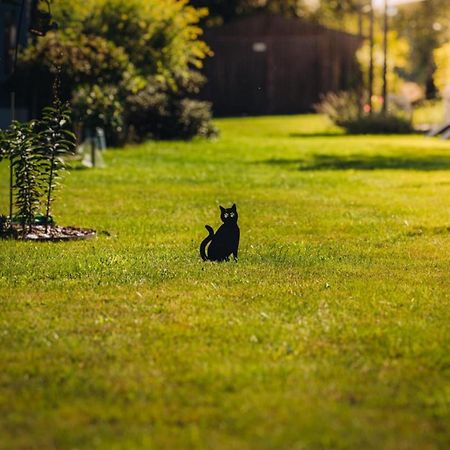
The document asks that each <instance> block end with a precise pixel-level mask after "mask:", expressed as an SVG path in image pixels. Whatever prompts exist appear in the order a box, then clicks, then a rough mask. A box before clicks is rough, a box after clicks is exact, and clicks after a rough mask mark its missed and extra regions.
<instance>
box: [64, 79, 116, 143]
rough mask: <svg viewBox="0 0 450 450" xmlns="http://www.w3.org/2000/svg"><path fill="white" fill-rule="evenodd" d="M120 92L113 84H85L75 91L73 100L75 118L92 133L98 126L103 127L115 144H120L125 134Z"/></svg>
mask: <svg viewBox="0 0 450 450" xmlns="http://www.w3.org/2000/svg"><path fill="white" fill-rule="evenodd" d="M118 92H119V90H118V88H117V87H114V86H111V85H106V86H103V87H100V86H99V85H97V84H95V85H93V86H88V85H84V86H80V87H79V88H78V89H77V91H76V92H75V93H74V97H73V102H72V105H73V110H74V116H75V119H76V120H77V121H79V122H82V123H83V124H84V126H85V128H87V129H88V130H90V132H91V133H92V132H93V130H95V128H96V127H101V128H103V129H104V130H105V131H106V138H107V139H108V142H110V143H112V144H113V145H119V144H120V143H121V142H122V141H123V135H124V107H123V105H122V103H121V102H120V101H119V100H118Z"/></svg>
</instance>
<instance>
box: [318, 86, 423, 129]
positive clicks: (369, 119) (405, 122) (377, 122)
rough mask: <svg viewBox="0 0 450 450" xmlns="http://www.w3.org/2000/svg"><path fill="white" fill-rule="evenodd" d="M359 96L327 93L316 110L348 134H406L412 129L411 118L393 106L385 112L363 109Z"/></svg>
mask: <svg viewBox="0 0 450 450" xmlns="http://www.w3.org/2000/svg"><path fill="white" fill-rule="evenodd" d="M359 98H360V97H359V96H358V95H357V94H356V93H354V92H339V93H328V94H327V95H325V96H324V97H323V98H322V101H321V103H320V104H319V105H316V110H317V111H318V112H320V113H322V114H325V115H327V116H328V118H329V119H330V120H331V121H332V122H333V123H334V124H335V125H338V126H340V127H342V128H344V129H345V130H346V132H347V133H349V134H383V133H385V134H407V133H411V132H413V131H414V129H413V125H412V122H411V118H410V117H409V116H408V115H407V114H404V113H402V112H401V111H399V110H398V108H393V109H392V110H391V111H388V112H387V113H383V112H381V111H374V112H372V114H369V113H368V112H364V111H363V105H360V104H359V103H360V100H359Z"/></svg>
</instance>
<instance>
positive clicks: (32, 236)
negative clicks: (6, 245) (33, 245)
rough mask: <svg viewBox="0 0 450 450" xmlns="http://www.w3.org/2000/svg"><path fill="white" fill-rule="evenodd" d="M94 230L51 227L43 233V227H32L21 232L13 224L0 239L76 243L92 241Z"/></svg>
mask: <svg viewBox="0 0 450 450" xmlns="http://www.w3.org/2000/svg"><path fill="white" fill-rule="evenodd" d="M95 235H96V232H95V230H91V229H89V228H78V227H59V226H56V225H53V226H51V227H49V228H48V230H47V232H46V231H45V226H44V225H33V226H32V227H31V231H29V230H28V227H27V229H26V230H25V233H24V232H23V229H22V226H21V225H18V224H13V225H12V226H11V227H10V228H8V229H7V230H5V232H4V233H1V234H0V238H4V239H17V240H24V241H39V242H41V241H52V242H56V241H76V240H82V239H92V238H93V237H95Z"/></svg>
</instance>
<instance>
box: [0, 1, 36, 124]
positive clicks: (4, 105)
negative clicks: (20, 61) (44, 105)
mask: <svg viewBox="0 0 450 450" xmlns="http://www.w3.org/2000/svg"><path fill="white" fill-rule="evenodd" d="M23 5H24V11H23V20H22V28H21V30H20V36H19V44H20V45H25V44H26V42H27V29H28V23H29V15H30V5H31V0H24V3H23ZM20 7H21V2H20V1H19V2H17V4H14V2H3V1H1V2H0V128H4V127H6V126H8V125H9V123H10V122H11V87H10V85H9V83H8V81H9V80H10V77H11V73H12V71H13V67H14V50H15V46H16V39H17V31H18V26H19V15H20ZM25 104H26V103H25V99H24V98H23V95H21V93H20V92H17V93H16V114H15V116H16V118H17V119H20V120H27V119H28V110H27V108H26V107H25V106H24V105H25Z"/></svg>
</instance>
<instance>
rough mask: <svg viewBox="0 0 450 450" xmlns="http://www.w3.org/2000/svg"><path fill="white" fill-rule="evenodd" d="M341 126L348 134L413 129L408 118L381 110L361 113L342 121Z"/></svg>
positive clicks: (408, 131) (407, 130) (384, 132)
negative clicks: (368, 113) (384, 112)
mask: <svg viewBox="0 0 450 450" xmlns="http://www.w3.org/2000/svg"><path fill="white" fill-rule="evenodd" d="M341 126H342V127H343V128H345V130H346V131H347V133H349V134H408V133H412V132H413V131H414V129H413V125H412V123H411V120H410V119H409V118H407V117H402V116H400V115H395V114H390V113H388V114H383V113H381V112H376V113H373V114H371V115H367V114H365V115H361V116H360V117H356V118H354V119H351V120H348V121H345V122H343V124H342V125H341Z"/></svg>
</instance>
